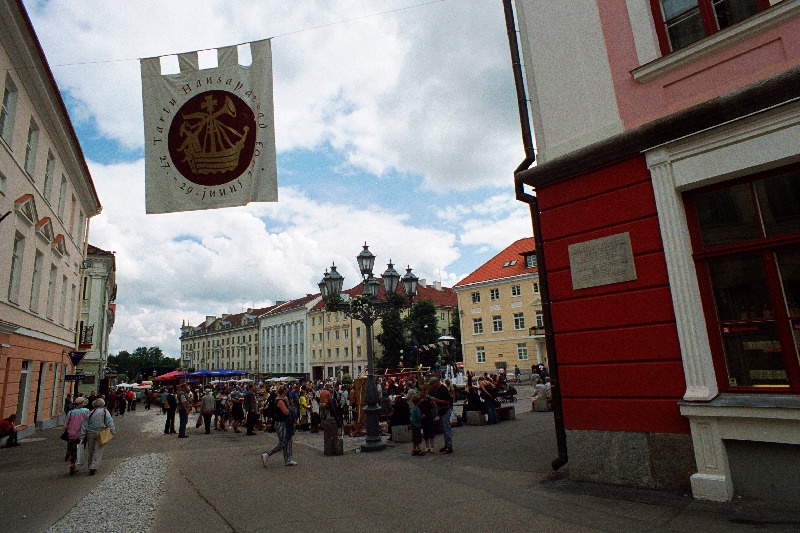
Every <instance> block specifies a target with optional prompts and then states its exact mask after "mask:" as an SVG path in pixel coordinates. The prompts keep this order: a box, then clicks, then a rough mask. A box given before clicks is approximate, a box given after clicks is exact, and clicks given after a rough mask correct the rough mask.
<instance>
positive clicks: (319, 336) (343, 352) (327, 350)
mask: <svg viewBox="0 0 800 533" xmlns="http://www.w3.org/2000/svg"><path fill="white" fill-rule="evenodd" d="M363 289H364V287H363V284H361V285H358V286H357V287H354V288H352V289H350V290H348V291H343V294H342V296H343V297H344V298H348V297H349V296H351V295H352V296H358V295H360V294H361V293H362V292H363ZM308 324H309V343H308V349H309V352H310V353H309V355H310V358H309V366H310V369H311V376H310V377H311V378H312V379H314V380H321V379H327V378H329V377H341V376H343V375H345V374H349V375H352V376H358V375H361V374H362V373H363V372H366V370H367V337H366V327H365V326H364V324H363V323H362V322H359V321H358V320H353V319H352V318H350V317H349V316H348V315H346V314H345V313H343V312H341V311H326V310H325V302H324V301H322V300H320V301H319V302H317V303H316V305H314V307H312V308H311V309H310V310H309V312H308ZM379 332H380V325H379V322H376V323H375V326H374V327H373V347H374V349H375V357H376V358H377V357H380V355H382V354H383V351H382V350H381V346H380V344H379V343H378V341H377V340H375V339H374V337H375V336H376V335H377V334H378V333H379Z"/></svg>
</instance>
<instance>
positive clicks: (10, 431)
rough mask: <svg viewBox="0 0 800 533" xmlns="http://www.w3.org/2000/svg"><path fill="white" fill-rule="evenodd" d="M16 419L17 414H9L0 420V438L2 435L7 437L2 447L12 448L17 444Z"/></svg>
mask: <svg viewBox="0 0 800 533" xmlns="http://www.w3.org/2000/svg"><path fill="white" fill-rule="evenodd" d="M16 421H17V415H10V416H9V417H8V418H4V419H3V420H0V439H2V438H3V437H8V440H7V441H6V443H5V445H4V446H3V448H13V447H14V446H19V442H17V425H16V424H15V422H16Z"/></svg>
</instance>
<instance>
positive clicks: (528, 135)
mask: <svg viewBox="0 0 800 533" xmlns="http://www.w3.org/2000/svg"><path fill="white" fill-rule="evenodd" d="M511 2H512V0H503V9H504V11H505V18H506V33H507V34H508V45H509V48H510V51H511V63H512V67H513V70H514V86H515V88H516V91H517V107H518V108H519V122H520V127H521V130H522V143H523V146H524V149H525V159H524V160H523V161H522V163H520V165H519V167H517V169H516V170H515V171H514V176H515V177H516V175H517V174H519V173H520V172H523V171H525V170H527V169H528V168H530V166H531V165H532V164H533V162H534V161H535V160H536V154H535V153H534V150H533V134H532V132H531V126H530V117H529V116H528V99H527V95H526V93H525V82H524V79H523V76H522V63H521V60H520V53H519V42H518V41H517V28H516V20H515V18H514V9H513V7H512V5H511ZM514 181H515V184H516V185H515V187H516V196H517V200H520V201H522V202H525V203H527V204H528V206H529V208H530V212H531V222H532V225H533V237H534V242H535V243H536V264H537V267H538V272H539V293H540V295H541V298H542V318H543V320H544V329H545V347H546V349H547V361H548V366H549V370H550V387H551V393H552V398H553V422H554V424H555V431H556V447H557V448H558V457H556V458H555V459H553V461H552V462H551V465H552V467H553V470H558V469H559V468H561V467H562V466H564V465H565V464H567V433H566V429H565V428H564V410H563V405H562V401H561V385H560V381H559V378H558V359H557V358H556V341H555V337H554V335H553V314H552V309H551V300H550V289H549V285H548V282H547V268H546V265H545V255H544V241H543V240H542V231H541V223H540V220H539V201H538V198H537V197H536V194H535V191H534V194H528V193H526V192H525V191H524V190H523V186H522V184H521V183H520V182H518V181H517V180H516V179H515V180H514Z"/></svg>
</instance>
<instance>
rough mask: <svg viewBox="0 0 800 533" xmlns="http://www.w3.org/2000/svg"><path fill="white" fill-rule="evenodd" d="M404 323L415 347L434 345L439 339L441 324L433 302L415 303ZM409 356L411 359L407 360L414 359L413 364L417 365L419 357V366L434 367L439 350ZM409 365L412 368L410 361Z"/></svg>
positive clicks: (422, 351) (422, 301) (419, 352)
mask: <svg viewBox="0 0 800 533" xmlns="http://www.w3.org/2000/svg"><path fill="white" fill-rule="evenodd" d="M403 322H404V324H405V326H406V330H407V331H408V336H409V338H410V339H411V342H412V343H413V345H414V346H424V345H426V344H432V343H435V342H436V340H437V339H438V338H439V330H438V328H437V326H438V324H439V322H438V319H437V317H436V306H435V305H434V303H433V300H421V301H419V302H417V303H415V304H414V305H413V306H412V307H411V310H410V311H409V312H408V316H407V317H406V318H405V319H404V321H403ZM409 355H410V357H408V358H407V359H412V358H413V360H414V363H413V364H416V363H417V356H418V357H419V359H418V360H419V364H421V365H422V366H431V367H432V366H435V365H436V358H437V356H438V355H439V350H420V351H418V352H417V354H416V355H414V354H409ZM408 365H409V366H411V361H408Z"/></svg>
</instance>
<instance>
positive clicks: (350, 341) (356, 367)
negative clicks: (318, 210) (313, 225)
mask: <svg viewBox="0 0 800 533" xmlns="http://www.w3.org/2000/svg"><path fill="white" fill-rule="evenodd" d="M378 281H379V282H380V283H381V285H380V288H379V292H378V297H379V298H382V297H383V283H382V282H381V280H380V279H378ZM398 291H399V292H400V293H402V286H401V287H399V288H398ZM363 292H364V285H363V283H361V284H359V285H357V286H356V287H353V288H352V289H350V290H347V291H343V297H345V298H347V297H350V296H358V295H361V294H362V293H363ZM422 300H431V301H432V302H433V304H434V305H435V306H436V316H437V321H438V323H437V330H438V332H439V334H440V335H449V334H450V324H451V322H452V317H453V314H454V313H455V312H456V310H457V301H456V295H455V292H454V291H453V289H451V288H448V287H442V284H441V283H440V282H438V281H436V282H434V283H433V284H432V285H428V284H427V283H426V281H425V280H424V279H422V280H419V286H418V287H417V296H416V298H415V300H414V301H422ZM406 312H407V310H406V311H403V313H402V314H403V315H405V313H406ZM309 328H310V339H311V340H310V342H309V349H310V352H311V354H310V355H311V359H310V361H311V371H312V378H313V379H315V380H320V379H327V378H329V377H334V376H337V377H340V376H342V375H344V374H350V375H353V376H359V375H361V374H363V373H366V371H367V337H366V335H367V330H366V326H364V324H363V323H362V322H360V321H358V320H353V319H351V318H350V317H349V316H348V315H346V314H345V313H343V312H337V311H326V310H325V302H323V301H320V302H319V303H318V304H317V305H315V306H314V307H313V308H312V309H311V311H309ZM381 331H382V328H381V320H377V321H376V322H375V324H374V325H373V327H372V337H373V349H374V351H375V359H376V360H377V359H379V358H380V357H382V356H383V347H382V346H381V345H380V343H379V342H378V340H377V337H378V335H379V334H380V333H381Z"/></svg>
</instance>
